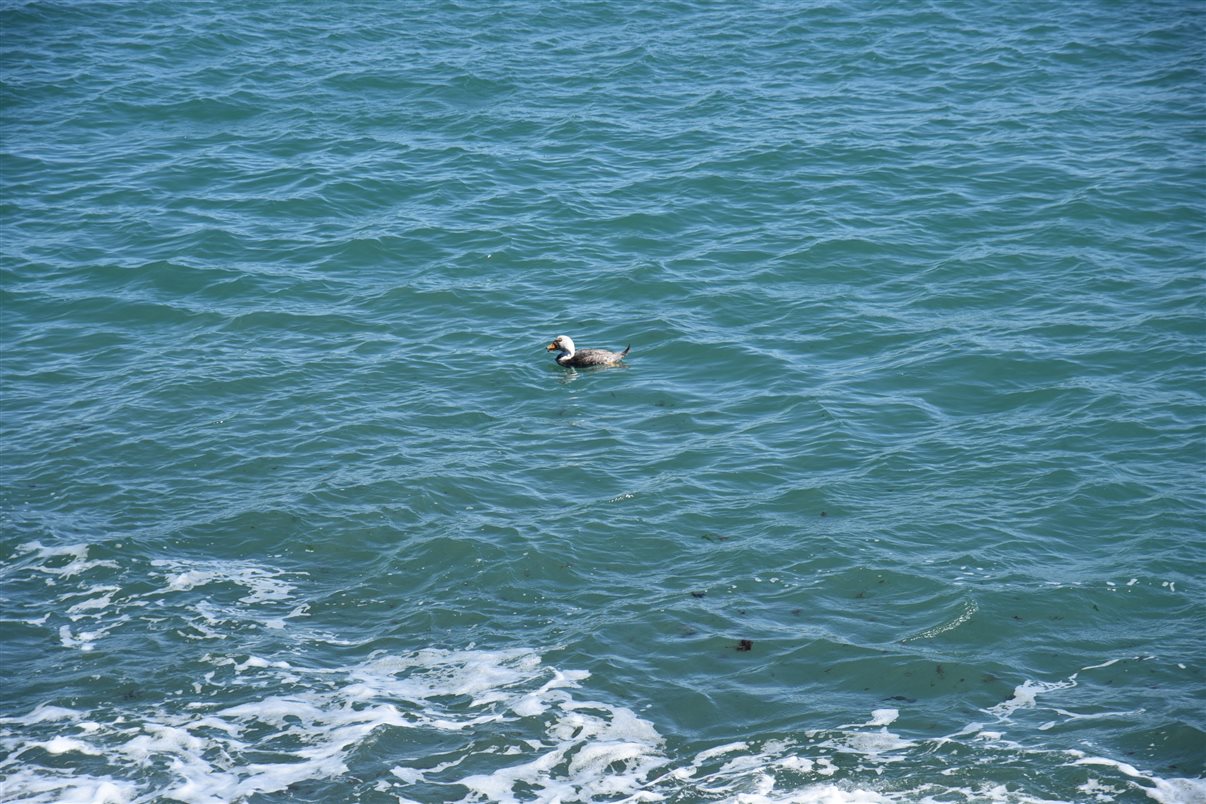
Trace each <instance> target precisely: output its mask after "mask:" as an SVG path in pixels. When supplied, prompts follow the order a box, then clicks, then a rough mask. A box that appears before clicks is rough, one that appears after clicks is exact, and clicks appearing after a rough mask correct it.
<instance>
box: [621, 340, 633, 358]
mask: <svg viewBox="0 0 1206 804" xmlns="http://www.w3.org/2000/svg"><path fill="white" fill-rule="evenodd" d="M631 348H632V344H631V343H630V344H628V345H627V346H625V347H624V351H622V352H620V357H623V356H624V355H626V354H628V350H629V349H631Z"/></svg>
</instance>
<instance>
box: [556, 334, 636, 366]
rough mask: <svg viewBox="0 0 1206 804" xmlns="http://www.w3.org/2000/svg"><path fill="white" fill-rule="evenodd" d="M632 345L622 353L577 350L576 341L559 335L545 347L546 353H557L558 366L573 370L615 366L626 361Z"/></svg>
mask: <svg viewBox="0 0 1206 804" xmlns="http://www.w3.org/2000/svg"><path fill="white" fill-rule="evenodd" d="M631 348H632V344H631V343H630V344H628V345H627V346H625V347H624V351H622V352H609V351H607V350H606V349H575V348H574V341H573V339H572V338H570V337H569V336H568V335H558V336H557V337H556V338H553V342H552V343H550V344H549V345H548V346H546V347H544V350H545V351H546V352H557V353H558V354H557V357H556V358H555V359H556V360H557V365H559V366H567V367H572V368H587V367H588V366H614V365H616V364H618V363H619V362H620V361H621V360H623V359H624V355H626V354H628V350H629V349H631Z"/></svg>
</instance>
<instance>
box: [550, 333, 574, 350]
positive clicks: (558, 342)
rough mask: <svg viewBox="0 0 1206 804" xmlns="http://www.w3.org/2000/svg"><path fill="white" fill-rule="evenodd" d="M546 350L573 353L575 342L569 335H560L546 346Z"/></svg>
mask: <svg viewBox="0 0 1206 804" xmlns="http://www.w3.org/2000/svg"><path fill="white" fill-rule="evenodd" d="M544 350H545V351H546V352H561V353H562V354H566V355H572V354H573V353H574V342H573V340H572V339H571V338H570V336H568V335H558V336H557V337H556V338H553V342H552V343H550V344H549V345H548V346H546V347H544Z"/></svg>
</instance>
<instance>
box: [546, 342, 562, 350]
mask: <svg viewBox="0 0 1206 804" xmlns="http://www.w3.org/2000/svg"><path fill="white" fill-rule="evenodd" d="M558 348H559V347H558V346H557V342H556V341H553V342H552V343H550V344H549V345H548V346H546V347H544V351H546V352H555V351H557V349H558Z"/></svg>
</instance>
